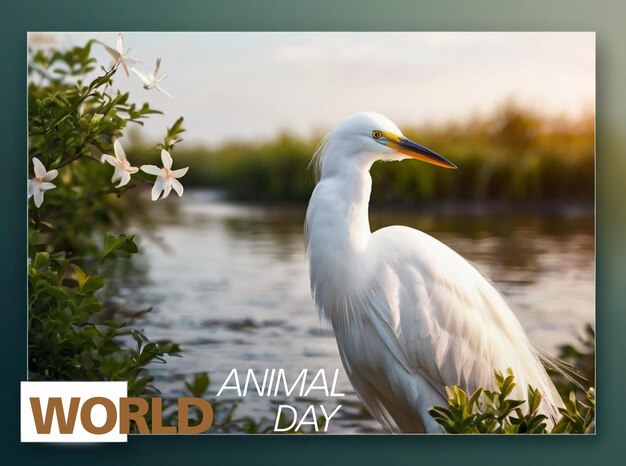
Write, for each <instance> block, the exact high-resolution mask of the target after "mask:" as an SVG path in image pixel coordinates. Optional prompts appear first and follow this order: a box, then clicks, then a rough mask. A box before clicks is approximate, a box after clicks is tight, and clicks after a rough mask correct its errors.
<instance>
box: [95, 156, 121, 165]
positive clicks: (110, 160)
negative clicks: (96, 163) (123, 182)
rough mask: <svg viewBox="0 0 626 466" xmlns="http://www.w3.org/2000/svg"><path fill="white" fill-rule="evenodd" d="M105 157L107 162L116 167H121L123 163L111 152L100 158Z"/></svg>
mask: <svg viewBox="0 0 626 466" xmlns="http://www.w3.org/2000/svg"><path fill="white" fill-rule="evenodd" d="M102 159H104V160H105V161H106V162H108V163H109V164H111V165H113V166H114V167H115V168H117V167H120V166H121V163H120V161H119V160H117V159H116V158H115V157H113V156H112V155H109V154H102V157H101V159H100V160H102Z"/></svg>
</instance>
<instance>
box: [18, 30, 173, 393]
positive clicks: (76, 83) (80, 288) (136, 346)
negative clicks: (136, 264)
mask: <svg viewBox="0 0 626 466" xmlns="http://www.w3.org/2000/svg"><path fill="white" fill-rule="evenodd" d="M94 44H96V43H95V42H94V41H90V42H89V43H87V44H86V45H85V46H84V47H74V48H72V49H70V50H67V51H58V50H54V49H52V50H46V51H41V50H40V51H37V52H34V51H31V58H30V62H29V78H30V79H29V81H30V82H29V86H28V129H29V150H28V156H29V168H35V173H34V181H31V182H30V183H33V185H32V186H34V188H33V187H31V185H30V184H29V191H30V192H31V194H32V193H33V191H34V190H36V189H39V188H38V186H42V187H45V188H47V190H46V191H45V193H43V199H42V198H41V197H39V198H37V195H38V193H35V194H37V195H35V196H34V201H31V202H29V205H28V209H29V224H28V243H29V268H28V285H29V286H28V289H29V314H28V370H29V379H30V380H125V381H128V393H129V396H140V395H146V394H149V393H154V392H155V389H154V388H152V389H151V388H150V386H149V382H150V381H151V378H150V376H149V373H148V371H147V367H148V366H149V365H150V364H152V363H155V362H161V363H164V362H165V359H164V358H165V356H178V355H179V354H180V348H179V347H178V345H176V344H175V343H172V342H154V341H151V340H150V339H149V338H148V337H147V336H145V335H144V334H143V333H142V332H141V331H139V330H138V329H136V328H134V326H133V323H134V320H135V319H136V318H139V317H140V316H141V315H142V314H143V313H145V312H146V310H143V311H140V312H136V313H134V316H133V317H132V318H131V319H129V320H107V317H106V313H105V312H104V311H103V304H104V302H103V298H102V293H101V291H102V290H103V288H104V287H105V286H106V283H107V280H106V276H107V275H108V274H109V273H110V272H111V270H112V268H113V267H114V266H115V263H116V260H117V259H119V258H128V257H130V256H131V255H132V254H134V253H136V252H137V245H136V244H135V240H134V237H133V236H127V235H125V234H124V233H122V232H121V231H120V230H123V228H124V225H125V216H126V213H127V212H128V211H129V209H131V208H132V207H133V206H134V207H135V208H137V204H138V203H141V202H142V201H140V200H139V199H138V198H137V197H135V196H132V199H130V200H129V199H128V196H130V195H131V193H130V192H129V190H131V189H132V188H134V187H135V186H136V185H137V182H140V183H141V182H147V181H149V182H152V179H151V177H150V176H148V175H145V174H143V173H136V174H135V175H133V179H134V181H133V182H131V183H129V184H127V185H125V186H122V187H118V186H115V185H114V184H113V183H112V180H111V174H112V173H113V167H111V166H110V165H103V164H102V163H101V162H100V157H101V156H102V154H112V153H113V142H114V141H115V140H116V139H117V138H119V137H121V136H122V132H123V131H124V130H125V129H126V127H127V126H128V125H129V124H132V123H135V124H138V125H142V124H143V120H144V119H145V118H147V117H148V116H149V115H152V114H155V113H160V112H159V111H157V110H154V109H152V108H151V107H150V106H149V105H148V104H143V105H137V104H135V103H131V102H130V96H129V94H128V93H121V92H119V91H116V92H114V91H113V90H112V87H111V86H112V82H113V78H114V76H115V74H116V72H117V71H118V67H117V66H113V67H112V68H111V69H104V68H102V69H101V70H100V72H99V73H98V76H96V77H95V78H93V79H90V80H86V78H87V76H89V75H93V74H94V72H95V71H96V62H95V60H94V58H92V57H91V48H92V47H93V46H94ZM181 122H182V119H179V120H178V121H177V122H176V123H175V124H174V125H173V126H172V127H171V128H170V130H169V131H168V133H167V134H166V136H165V138H164V142H163V143H161V144H157V145H156V146H155V147H154V148H153V152H157V151H158V149H161V148H163V149H167V150H171V149H172V148H173V146H174V145H175V144H176V143H178V142H179V141H180V138H179V135H180V133H181V132H182V131H183V130H182V127H181ZM35 159H36V160H35ZM37 161H39V162H41V164H42V165H43V167H45V168H36V165H37V164H38V163H39V162H37ZM42 169H43V170H45V171H46V172H47V173H46V175H45V176H44V177H43V178H42V173H41V170H42ZM38 171H39V173H37V172H38ZM57 172H58V176H56V175H55V173H57ZM52 181H54V184H53V185H52V186H51V185H50V184H48V185H45V183H50V182H52ZM42 183H43V184H42Z"/></svg>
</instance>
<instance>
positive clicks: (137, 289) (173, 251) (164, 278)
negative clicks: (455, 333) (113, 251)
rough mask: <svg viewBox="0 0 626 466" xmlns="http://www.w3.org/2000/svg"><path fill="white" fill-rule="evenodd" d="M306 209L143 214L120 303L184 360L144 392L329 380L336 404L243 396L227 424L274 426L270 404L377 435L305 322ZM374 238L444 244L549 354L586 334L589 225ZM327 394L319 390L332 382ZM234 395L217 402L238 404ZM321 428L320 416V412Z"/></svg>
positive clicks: (547, 223)
mask: <svg viewBox="0 0 626 466" xmlns="http://www.w3.org/2000/svg"><path fill="white" fill-rule="evenodd" d="M303 220H304V207H274V206H272V207H261V206H255V205H244V204H235V203H231V202H228V201H225V200H224V199H222V198H221V196H220V195H219V193H216V192H213V191H188V192H185V196H184V197H183V198H181V199H178V198H176V199H172V200H169V199H168V201H167V202H159V203H155V204H153V205H151V223H150V226H149V227H146V224H145V222H144V223H142V224H141V225H140V224H139V223H138V222H137V224H135V225H134V226H133V228H134V229H135V230H137V232H138V234H139V237H140V238H141V239H142V241H141V243H140V250H141V251H142V253H141V255H140V257H139V258H138V260H136V261H135V267H136V269H135V270H134V271H133V272H132V273H127V274H126V275H125V276H124V278H123V279H120V280H119V283H118V284H117V285H118V289H119V295H118V296H116V297H115V298H114V300H115V301H116V303H117V304H120V305H121V306H119V307H123V308H126V309H140V308H145V307H146V306H152V307H153V311H152V312H150V313H148V314H147V315H146V316H145V317H143V318H142V319H141V320H140V321H139V322H138V325H139V326H140V327H141V328H142V329H143V330H144V331H145V333H146V334H147V335H148V336H149V337H150V338H151V339H153V340H158V339H169V340H173V341H175V342H177V343H179V344H180V345H181V346H182V348H183V350H184V353H183V357H182V358H170V360H169V362H168V363H167V364H165V365H155V366H154V367H153V374H154V375H155V385H156V386H158V387H159V388H160V389H161V390H162V391H163V392H164V395H169V396H179V395H180V394H181V393H182V391H181V389H182V385H183V384H182V379H184V378H187V379H189V377H190V376H191V375H192V374H194V373H197V372H203V371H208V372H209V374H210V378H211V384H210V387H209V397H214V396H215V395H216V392H217V390H219V388H220V386H221V385H222V383H223V382H224V381H225V379H226V378H227V376H228V374H229V372H230V371H231V370H232V369H233V368H237V369H239V370H240V375H241V374H244V376H245V372H246V370H247V369H248V368H251V369H255V370H257V371H259V375H260V376H261V377H262V371H264V370H265V369H268V368H269V369H272V368H275V369H279V368H283V369H285V372H286V373H287V374H288V375H292V376H293V378H295V377H296V376H297V375H298V373H299V372H300V371H301V370H302V369H305V368H308V369H309V370H310V371H317V370H318V369H320V368H324V369H326V374H327V375H328V376H331V375H332V373H333V371H334V370H335V369H340V372H339V378H338V386H337V391H342V392H344V393H345V394H346V396H345V397H343V398H341V399H337V398H332V399H319V398H315V397H314V396H312V397H310V398H307V399H303V398H299V397H295V398H294V397H292V398H290V399H284V398H264V397H263V398H262V397H258V396H250V395H249V396H248V397H246V398H245V399H243V400H242V401H241V402H240V403H239V404H238V406H237V409H236V410H235V411H234V414H233V418H235V419H236V418H242V417H246V416H249V417H251V418H253V419H255V420H257V421H261V423H262V424H263V425H273V422H274V419H275V417H276V412H277V406H278V404H280V403H289V404H294V405H295V406H297V407H299V409H300V410H301V412H303V411H304V409H306V406H308V405H309V404H321V403H325V404H326V405H327V407H330V410H332V409H334V407H335V406H336V405H337V404H342V405H343V407H342V409H341V410H340V411H339V412H338V414H337V416H336V417H335V418H334V419H333V422H332V423H331V424H330V427H329V430H328V431H329V432H332V433H353V432H381V429H380V428H379V426H378V424H377V423H376V422H375V421H373V420H372V419H370V418H369V416H368V415H367V414H366V412H365V411H364V410H363V408H362V407H361V405H360V403H359V402H358V399H357V398H356V396H355V395H354V392H353V391H352V389H351V387H350V384H349V382H348V380H347V377H346V375H345V373H344V372H343V368H342V365H341V361H340V359H339V355H338V351H337V348H336V345H335V341H334V337H333V334H332V331H330V330H329V329H328V328H327V327H326V325H325V324H324V323H323V322H320V320H319V318H318V316H317V313H316V311H315V309H314V306H313V303H312V300H311V297H310V292H309V282H308V272H307V268H306V263H305V258H304V246H303V238H302V225H303ZM371 224H372V228H373V229H376V228H380V227H382V226H386V225H391V224H403V225H408V226H411V227H414V228H419V229H420V230H422V231H425V232H427V233H429V234H431V235H433V236H435V237H437V238H438V239H440V240H441V241H443V242H445V243H447V244H448V245H449V246H451V247H452V248H453V249H455V250H456V251H458V252H459V253H460V254H461V255H463V256H465V257H466V258H467V259H469V260H471V261H472V262H473V263H474V264H475V265H477V266H478V267H479V268H480V269H482V270H483V271H484V272H485V273H486V274H487V275H488V276H489V277H490V278H491V279H492V280H493V281H494V283H495V284H496V285H497V286H498V288H499V289H500V290H501V291H502V292H503V293H504V294H505V296H506V297H507V299H508V300H509V302H510V303H511V305H512V307H513V309H514V310H515V312H516V314H517V315H518V317H519V319H520V321H521V322H522V325H523V326H524V328H525V329H526V331H527V333H528V334H529V336H530V338H531V339H532V340H533V341H534V342H536V343H538V344H539V345H540V346H541V347H543V348H544V349H546V350H548V351H549V352H551V353H552V354H556V352H557V347H558V345H561V344H564V343H574V342H575V341H576V336H577V335H578V334H580V333H581V331H582V329H583V327H584V325H585V324H586V323H593V321H594V237H593V216H592V214H590V213H589V212H587V211H585V210H581V209H575V208H570V209H565V210H563V211H560V212H559V213H558V214H555V213H552V214H549V215H548V214H544V215H531V214H520V213H517V214H503V213H502V212H499V213H494V212H488V211H485V210H482V209H473V210H471V209H465V210H464V211H459V210H458V209H453V210H449V209H441V211H440V212H438V213H420V212H413V211H409V210H406V209H405V210H401V211H397V210H396V211H389V210H387V211H378V210H375V209H373V211H372V213H371ZM329 382H330V381H329ZM233 392H234V391H232V390H230V391H226V392H225V393H229V394H228V395H224V396H223V397H221V398H225V399H227V400H231V401H233V400H235V399H237V396H236V394H235V395H233ZM317 415H320V413H317Z"/></svg>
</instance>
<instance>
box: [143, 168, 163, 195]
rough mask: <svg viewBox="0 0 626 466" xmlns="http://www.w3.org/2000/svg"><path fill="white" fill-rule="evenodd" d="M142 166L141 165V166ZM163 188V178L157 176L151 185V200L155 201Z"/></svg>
mask: <svg viewBox="0 0 626 466" xmlns="http://www.w3.org/2000/svg"><path fill="white" fill-rule="evenodd" d="M142 168H143V167H142ZM164 189H165V178H163V177H162V176H159V177H158V178H157V179H156V181H155V182H154V186H153V187H152V200H153V201H156V200H157V199H158V198H159V196H160V195H161V193H162V192H163V190H164Z"/></svg>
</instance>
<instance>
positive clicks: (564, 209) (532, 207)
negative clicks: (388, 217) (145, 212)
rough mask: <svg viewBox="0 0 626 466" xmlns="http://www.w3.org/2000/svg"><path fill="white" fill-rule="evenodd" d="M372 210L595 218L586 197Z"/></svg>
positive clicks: (220, 196)
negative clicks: (581, 198)
mask: <svg viewBox="0 0 626 466" xmlns="http://www.w3.org/2000/svg"><path fill="white" fill-rule="evenodd" d="M188 193H189V195H191V196H196V197H206V198H207V199H210V200H223V201H226V202H230V203H233V204H236V205H247V206H258V207H277V208H281V207H282V208H304V209H306V206H307V204H308V200H306V201H305V200H298V199H295V200H276V201H273V200H258V199H242V198H236V197H234V198H233V197H230V196H229V195H228V193H227V191H226V190H222V189H217V188H189V189H188ZM370 210H371V211H373V212H381V211H386V212H422V213H433V214H440V215H455V216H477V215H496V214H497V215H508V214H511V215H518V214H533V215H542V216H543V215H545V216H552V215H558V216H567V217H593V216H594V214H595V204H594V202H592V201H585V200H577V199H574V200H571V199H570V200H564V199H563V200H552V199H551V200H532V201H519V200H511V201H506V200H465V201H464V200H442V201H433V200H424V201H420V200H415V201H406V202H388V203H376V202H371V203H370Z"/></svg>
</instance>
